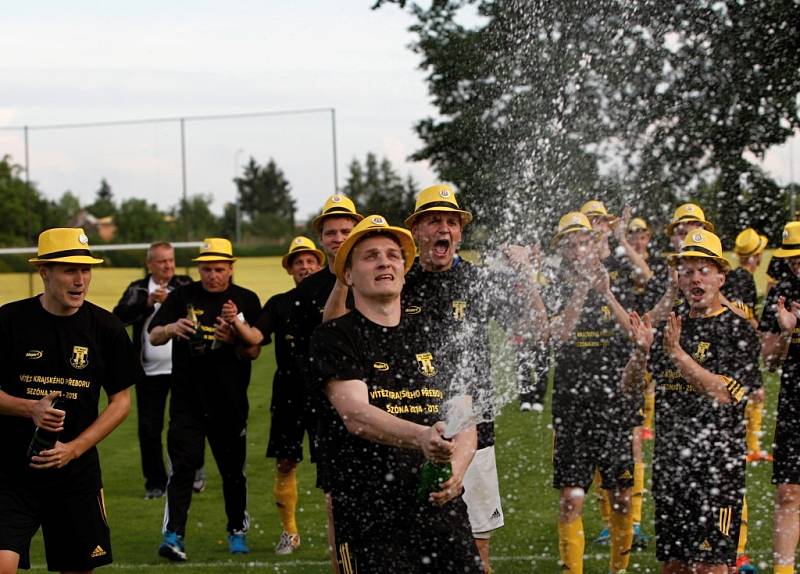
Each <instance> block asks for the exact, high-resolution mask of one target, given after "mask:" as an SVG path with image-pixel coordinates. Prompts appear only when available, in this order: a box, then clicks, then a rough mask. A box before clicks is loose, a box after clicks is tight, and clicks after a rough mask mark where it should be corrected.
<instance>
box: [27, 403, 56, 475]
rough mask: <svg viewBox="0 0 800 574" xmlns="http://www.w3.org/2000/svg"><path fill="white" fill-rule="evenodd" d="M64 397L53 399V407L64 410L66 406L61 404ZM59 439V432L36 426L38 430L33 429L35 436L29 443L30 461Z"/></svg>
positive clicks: (54, 444)
mask: <svg viewBox="0 0 800 574" xmlns="http://www.w3.org/2000/svg"><path fill="white" fill-rule="evenodd" d="M61 404H62V399H61V397H56V398H55V399H53V402H52V404H51V407H52V408H54V409H59V410H63V409H64V407H63V406H61ZM57 441H58V433H57V432H54V431H48V430H44V429H41V428H39V427H36V430H34V431H33V438H32V439H31V444H30V445H28V462H30V460H31V457H34V456H39V453H41V452H42V451H43V450H50V449H51V448H53V447H54V446H56V442H57Z"/></svg>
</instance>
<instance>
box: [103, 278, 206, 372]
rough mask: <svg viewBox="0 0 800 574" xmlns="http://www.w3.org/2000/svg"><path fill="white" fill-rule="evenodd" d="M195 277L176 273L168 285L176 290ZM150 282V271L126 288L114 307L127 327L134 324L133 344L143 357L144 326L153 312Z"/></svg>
mask: <svg viewBox="0 0 800 574" xmlns="http://www.w3.org/2000/svg"><path fill="white" fill-rule="evenodd" d="M192 281H193V279H192V278H191V277H189V276H188V275H174V276H173V277H172V279H170V281H169V283H168V286H169V288H170V291H173V290H175V289H176V288H177V287H180V286H181V285H186V284H188V283H191V282H192ZM149 284H150V273H148V274H147V275H146V276H145V277H144V279H137V280H136V281H134V282H133V283H131V284H130V285H128V288H127V289H125V293H123V294H122V297H120V300H119V303H117V306H116V307H114V311H113V313H114V315H116V316H117V317H118V318H119V319H120V320H121V321H122V322H123V323H124V324H125V326H126V327H127V326H128V325H133V345H134V346H135V347H136V353H137V355H138V356H140V357H141V354H142V328H143V327H144V322H145V320H146V319H147V318H148V317H149V316H150V314H151V313H152V312H153V308H152V307H148V306H147V297H148V295H149V292H148V290H147V286H148V285H149Z"/></svg>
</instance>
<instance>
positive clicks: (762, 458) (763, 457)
mask: <svg viewBox="0 0 800 574" xmlns="http://www.w3.org/2000/svg"><path fill="white" fill-rule="evenodd" d="M747 462H772V455H771V454H769V453H768V452H767V451H765V450H760V451H758V452H748V453H747Z"/></svg>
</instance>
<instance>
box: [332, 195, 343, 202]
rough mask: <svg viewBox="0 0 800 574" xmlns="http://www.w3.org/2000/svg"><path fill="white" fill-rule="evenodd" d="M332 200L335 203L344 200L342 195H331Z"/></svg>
mask: <svg viewBox="0 0 800 574" xmlns="http://www.w3.org/2000/svg"><path fill="white" fill-rule="evenodd" d="M331 201H332V202H333V203H339V202H340V201H342V196H341V195H334V196H333V197H331Z"/></svg>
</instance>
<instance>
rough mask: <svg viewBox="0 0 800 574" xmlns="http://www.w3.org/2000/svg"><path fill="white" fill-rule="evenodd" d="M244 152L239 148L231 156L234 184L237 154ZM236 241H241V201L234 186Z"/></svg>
mask: <svg viewBox="0 0 800 574" xmlns="http://www.w3.org/2000/svg"><path fill="white" fill-rule="evenodd" d="M242 153H244V150H243V149H241V148H239V149H237V150H236V153H235V154H234V156H233V185H234V186H236V178H237V177H239V156H240V155H241V154H242ZM235 193H236V199H235V205H236V243H241V241H242V202H241V198H240V197H239V189H238V188H236V190H235Z"/></svg>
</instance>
